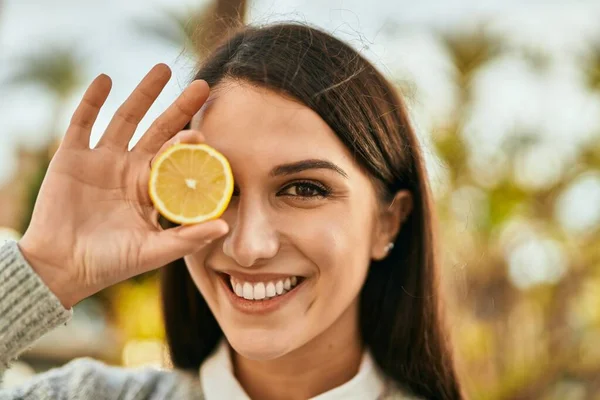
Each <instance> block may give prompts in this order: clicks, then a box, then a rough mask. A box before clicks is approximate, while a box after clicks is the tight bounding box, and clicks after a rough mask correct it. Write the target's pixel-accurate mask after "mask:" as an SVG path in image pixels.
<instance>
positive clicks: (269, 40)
mask: <svg viewBox="0 0 600 400" xmlns="http://www.w3.org/2000/svg"><path fill="white" fill-rule="evenodd" d="M195 79H204V80H205V81H206V82H208V84H209V85H210V87H213V88H214V87H215V86H217V85H218V84H219V83H220V82H221V81H223V80H224V79H234V80H243V81H245V82H249V83H251V84H255V85H259V86H261V87H265V88H268V89H271V90H274V91H276V92H277V93H281V94H284V95H286V96H291V97H292V98H294V99H296V100H297V101H299V102H300V103H302V104H304V105H306V106H308V107H310V108H311V109H312V110H314V111H315V112H316V113H318V114H319V115H320V117H321V118H322V119H323V120H324V121H325V122H326V123H327V124H328V125H329V126H330V127H331V129H332V130H333V131H334V132H335V134H336V135H337V136H338V137H339V139H340V140H341V141H342V142H343V143H344V145H345V146H347V148H348V149H349V150H350V152H351V153H352V154H353V155H354V157H355V160H356V162H358V163H359V165H361V166H362V167H363V168H364V170H365V171H366V172H367V173H368V174H369V175H370V177H371V178H372V180H373V182H374V184H375V187H376V188H377V189H378V191H379V193H380V194H381V201H382V204H386V202H388V204H389V201H391V199H392V198H393V196H394V194H395V193H396V192H397V191H399V190H402V189H407V190H409V191H410V192H411V193H412V196H413V201H414V207H413V211H412V213H411V214H410V216H409V217H408V219H407V220H406V221H405V222H404V224H403V226H402V229H401V231H400V233H399V235H398V237H397V239H396V243H395V247H394V248H393V250H392V251H391V253H390V254H389V255H388V257H387V258H385V259H384V260H383V261H379V262H373V263H372V265H371V266H370V268H369V272H368V276H367V279H366V282H365V284H364V287H363V289H362V292H361V295H360V296H361V297H360V327H361V334H362V338H363V340H364V343H365V345H366V346H367V347H368V348H369V349H370V351H371V353H372V354H373V357H374V359H375V361H376V363H377V364H378V365H379V367H380V368H381V370H382V371H383V372H384V373H385V374H386V375H387V376H388V377H389V378H390V379H392V380H393V381H395V382H396V383H398V384H399V385H400V386H402V387H405V388H407V389H409V390H411V391H412V392H413V393H414V394H415V395H418V396H422V397H425V398H428V399H452V400H454V399H462V398H463V397H462V394H461V389H460V385H459V382H458V378H457V373H456V370H455V367H454V363H453V358H452V351H451V348H450V345H449V341H448V335H447V330H446V327H445V324H444V321H443V318H442V311H441V308H440V303H441V298H440V297H441V296H440V289H439V282H438V267H437V265H436V251H435V244H434V222H435V218H434V216H433V207H432V204H431V195H430V192H429V186H428V183H427V175H426V172H425V168H424V165H423V157H422V155H421V151H420V149H419V143H418V140H417V138H416V136H415V133H414V131H413V129H412V127H411V125H410V123H409V120H408V117H407V112H406V109H405V107H404V105H403V103H402V101H401V99H400V97H399V96H398V94H397V92H396V90H395V89H394V87H393V86H392V85H391V84H390V83H389V82H388V81H387V80H386V79H385V78H384V77H383V75H382V74H381V73H379V72H378V71H377V70H376V68H375V67H374V66H373V65H372V64H371V63H369V62H368V61H367V60H366V59H364V58H363V57H362V56H361V55H360V54H359V53H358V52H356V51H355V50H353V49H352V48H351V47H350V46H348V45H347V44H345V43H343V42H342V41H340V40H338V39H336V38H334V37H332V36H331V35H329V34H327V33H325V32H322V31H320V30H318V29H315V28H312V27H309V26H306V25H301V24H290V23H286V24H277V25H271V26H267V27H261V28H256V27H245V28H243V29H242V30H240V31H238V32H236V33H235V34H233V35H232V36H231V37H229V38H228V39H227V40H226V41H225V42H223V43H222V44H221V45H220V46H219V47H217V48H216V49H215V50H214V52H213V53H212V54H211V55H209V57H208V58H207V59H206V60H205V61H204V62H203V64H202V66H201V67H200V70H199V71H198V73H197V74H196V77H195ZM162 293H163V310H164V319H165V323H166V332H167V340H168V344H169V346H170V353H171V358H172V361H173V364H174V366H176V367H178V368H183V369H195V370H197V368H199V366H200V364H201V363H202V362H203V361H204V359H205V358H206V357H207V356H208V355H209V354H210V353H211V352H212V351H213V349H214V348H215V346H216V344H217V343H218V341H219V340H220V338H221V337H222V336H223V333H222V331H221V329H220V327H219V325H218V324H217V321H216V320H215V318H214V316H213V315H212V313H211V311H210V309H209V308H208V305H207V303H206V302H205V300H204V299H203V297H202V295H201V294H200V293H199V291H198V289H197V288H196V286H195V285H194V283H193V281H192V279H191V277H190V275H189V273H188V271H187V268H186V266H185V263H184V261H183V260H178V261H176V262H174V263H173V264H172V265H170V266H167V267H166V268H164V269H163V271H162Z"/></svg>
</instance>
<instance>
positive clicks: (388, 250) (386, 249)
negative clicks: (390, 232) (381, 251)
mask: <svg viewBox="0 0 600 400" xmlns="http://www.w3.org/2000/svg"><path fill="white" fill-rule="evenodd" d="M393 248H394V243H392V242H389V243H388V244H387V246H385V252H386V253H389V252H390V250H392V249H393Z"/></svg>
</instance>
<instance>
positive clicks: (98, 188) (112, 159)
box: [19, 64, 228, 308]
mask: <svg viewBox="0 0 600 400" xmlns="http://www.w3.org/2000/svg"><path fill="white" fill-rule="evenodd" d="M170 76H171V71H170V69H169V68H168V67H167V66H166V65H164V64H159V65H157V66H155V67H154V68H153V69H152V70H151V71H150V72H149V73H148V74H147V75H146V77H144V79H143V80H142V81H141V83H140V84H139V85H138V86H137V87H136V88H135V90H134V91H133V92H132V94H131V95H130V96H129V98H128V99H127V100H126V101H125V102H124V103H123V105H121V107H120V108H119V109H118V110H117V112H116V113H115V115H114V117H113V118H112V120H111V122H110V123H109V125H108V127H107V129H106V131H105V132H104V134H103V136H102V138H101V139H100V141H99V142H98V145H97V146H96V147H95V148H94V149H90V147H89V141H90V133H91V129H92V126H93V124H94V122H95V121H96V117H97V116H98V113H99V111H100V108H101V107H102V105H103V104H104V102H105V101H106V98H107V97H108V94H109V92H110V89H111V85H112V84H111V80H110V78H109V77H108V76H106V75H100V76H99V77H97V78H96V79H95V80H94V81H93V82H92V84H91V85H90V86H89V88H88V89H87V91H86V92H85V94H84V96H83V99H82V100H81V103H80V104H79V106H78V108H77V109H76V111H75V113H74V115H73V117H72V119H71V123H70V126H69V128H68V130H67V132H66V134H65V137H64V140H63V142H62V143H61V145H60V147H59V148H58V150H57V152H56V154H55V156H54V158H53V159H52V161H51V163H50V166H49V168H48V171H47V173H46V177H45V179H44V182H43V184H42V186H41V189H40V192H39V195H38V199H37V201H36V204H35V208H34V211H33V215H32V219H31V223H30V225H29V228H28V229H27V231H26V232H25V234H24V235H23V237H22V239H21V240H20V241H19V247H20V248H21V251H22V253H23V255H24V256H25V258H26V259H27V260H28V261H29V263H30V264H31V265H32V266H33V268H34V269H35V270H36V272H37V273H38V274H39V275H40V277H41V278H42V279H43V280H44V282H45V283H46V284H47V285H48V286H49V287H50V289H51V290H52V291H53V292H54V293H55V294H56V295H57V296H58V298H59V299H60V300H61V302H62V303H63V305H64V306H65V307H67V308H69V307H71V306H72V305H74V304H76V303H77V302H78V301H80V300H82V299H83V298H85V297H87V296H90V295H91V294H93V293H95V292H97V291H99V290H101V289H103V288H105V287H107V286H110V285H112V284H115V283H117V282H120V281H122V280H125V279H127V278H130V277H132V276H134V275H138V274H140V273H143V272H146V271H149V270H152V269H156V268H159V267H161V266H164V265H165V264H167V263H169V262H171V261H173V260H175V259H177V258H180V257H183V256H184V255H187V254H190V253H193V252H195V251H198V250H199V249H201V248H202V247H203V246H204V245H206V243H208V242H210V241H212V240H214V239H217V238H218V237H220V236H222V235H224V234H225V233H226V232H227V230H228V227H227V224H226V223H225V222H224V221H223V220H215V221H209V222H206V223H202V224H198V225H191V226H180V227H176V228H172V229H168V230H162V229H161V228H160V226H159V225H158V223H157V213H156V211H155V210H154V208H153V206H152V202H151V200H150V198H149V196H148V179H149V175H150V166H151V163H152V160H153V159H154V158H155V157H156V155H157V152H159V151H162V150H164V149H165V148H166V147H167V146H168V145H169V144H170V142H173V140H174V136H175V135H176V134H178V133H179V135H177V137H178V138H179V140H182V141H195V142H197V141H201V140H202V136H201V134H200V133H198V132H193V131H184V132H181V133H180V131H181V130H182V129H183V128H184V127H185V125H186V124H187V123H188V122H189V121H190V119H191V118H192V116H193V115H194V114H196V113H197V112H198V111H199V109H200V108H201V107H202V105H203V104H204V102H205V101H206V99H207V97H208V93H209V88H208V85H207V84H206V82H204V81H194V82H193V83H192V84H190V85H189V86H188V87H187V88H186V89H185V90H184V92H183V93H182V94H181V95H180V96H179V98H177V100H175V102H174V103H173V104H172V105H171V106H170V107H169V108H168V109H167V110H166V111H165V112H164V113H163V114H162V115H160V116H159V117H158V118H157V119H156V120H155V121H154V122H153V124H152V125H151V126H150V128H149V129H148V131H147V132H145V134H144V135H143V136H142V138H141V139H140V140H139V142H138V143H137V144H136V145H135V147H133V148H132V149H131V150H128V145H129V142H130V140H131V138H132V136H133V134H134V132H135V129H136V127H137V126H138V124H139V122H140V121H141V119H142V118H143V117H144V115H145V114H146V112H147V111H148V109H149V108H150V106H151V105H152V104H153V103H154V101H155V100H156V98H157V97H158V95H159V94H160V92H161V91H162V89H163V88H164V86H165V85H166V83H167V82H168V80H169V79H170Z"/></svg>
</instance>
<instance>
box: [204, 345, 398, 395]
mask: <svg viewBox="0 0 600 400" xmlns="http://www.w3.org/2000/svg"><path fill="white" fill-rule="evenodd" d="M200 379H201V381H202V390H203V392H204V396H205V398H206V400H250V397H248V395H247V394H246V392H244V389H242V386H241V385H240V383H239V382H238V381H237V379H236V378H235V375H234V374H233V365H232V363H231V358H230V355H229V344H228V343H227V341H225V340H222V341H221V343H220V344H219V345H218V346H217V348H216V349H215V351H214V352H213V354H211V355H210V356H209V357H208V358H207V359H206V360H205V361H204V363H202V366H201V367H200ZM385 386H386V385H385V378H384V376H383V374H382V373H381V372H380V371H379V369H378V368H377V366H376V365H375V362H374V361H373V358H372V357H371V354H370V353H369V352H368V351H366V352H365V354H364V355H363V359H362V362H361V364H360V368H359V369H358V373H357V374H356V375H355V376H354V378H352V379H351V380H349V381H348V382H346V383H344V384H343V385H341V386H338V387H336V388H334V389H331V390H329V391H327V392H325V393H322V394H320V395H318V396H316V397H313V398H312V399H310V400H342V399H344V400H347V399H364V400H369V399H373V400H375V399H377V398H378V397H379V396H381V395H382V394H383V392H384V390H385Z"/></svg>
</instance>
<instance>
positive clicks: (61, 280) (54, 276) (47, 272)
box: [17, 237, 82, 310]
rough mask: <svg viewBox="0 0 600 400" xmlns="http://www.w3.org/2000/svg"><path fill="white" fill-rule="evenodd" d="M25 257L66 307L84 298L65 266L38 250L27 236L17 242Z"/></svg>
mask: <svg viewBox="0 0 600 400" xmlns="http://www.w3.org/2000/svg"><path fill="white" fill-rule="evenodd" d="M17 245H18V247H19V250H20V251H21V254H22V255H23V258H24V259H25V260H26V261H27V263H28V264H29V265H30V266H31V268H32V269H33V271H34V272H35V273H36V274H37V275H38V276H39V277H40V279H41V280H42V282H44V284H45V285H46V286H47V287H48V288H49V289H50V291H51V292H52V293H54V295H55V296H56V297H57V298H58V300H59V301H60V302H61V304H62V305H63V307H64V308H65V309H67V310H68V309H70V308H72V307H73V306H74V305H75V304H77V303H78V302H79V301H81V300H82V298H80V297H79V296H78V295H77V293H76V292H75V291H74V288H76V287H77V284H75V283H74V282H75V280H74V279H73V277H70V276H69V274H68V272H67V271H66V270H65V268H62V267H61V266H58V265H56V264H54V263H52V262H49V261H48V260H47V259H45V258H44V257H41V256H40V253H39V252H38V251H37V250H36V246H35V245H32V244H30V243H29V242H28V241H27V240H26V239H25V237H23V238H22V239H21V240H20V241H19V242H18V243H17Z"/></svg>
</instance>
